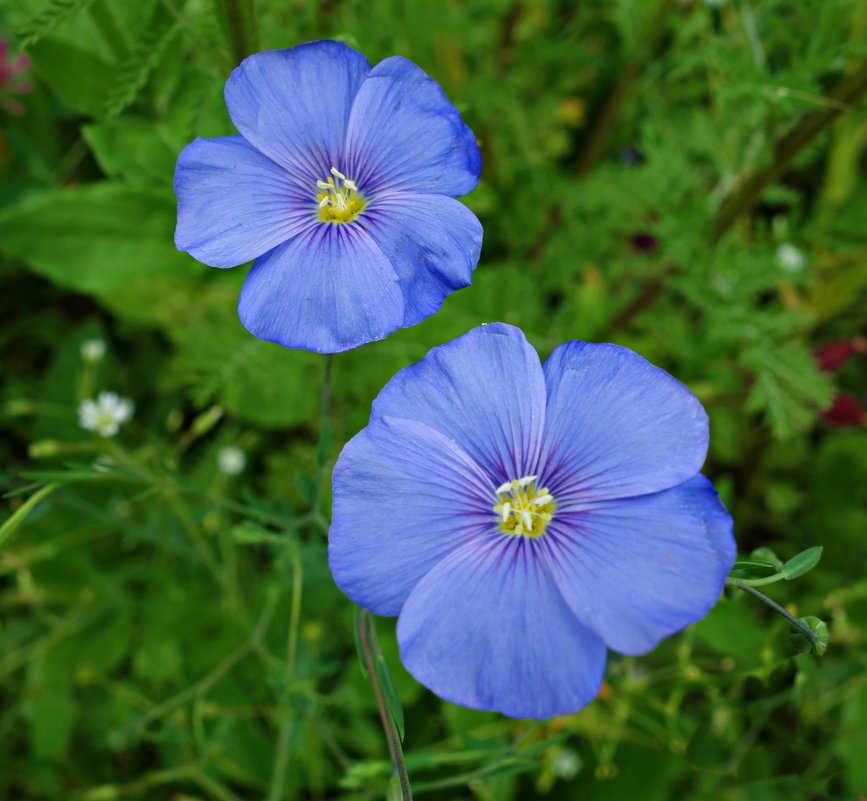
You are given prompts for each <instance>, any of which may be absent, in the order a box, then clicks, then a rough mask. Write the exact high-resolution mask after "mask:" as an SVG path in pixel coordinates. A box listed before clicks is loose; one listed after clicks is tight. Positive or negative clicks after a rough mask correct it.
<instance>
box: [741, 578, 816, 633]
mask: <svg viewBox="0 0 867 801" xmlns="http://www.w3.org/2000/svg"><path fill="white" fill-rule="evenodd" d="M726 586H728V587H737V588H738V589H739V590H743V591H744V592H748V593H750V595H755V596H756V598H758V599H759V600H760V601H762V602H763V603H766V604H767V605H768V606H770V607H771V609H773V610H774V611H775V612H777V613H779V614H781V615H782V616H783V617H784V618H786V620H788V621H789V623H791V624H792V625H793V626H794V627H795V628H796V629H798V631H800V632H801V633H802V634H803V635H804V636H805V637H806V638H807V639H808V640H809V641H810V642H816V640H818V639H819V635H818V634H816V632H815V631H813V630H812V629H811V628H810V627H809V626H808V625H807V624H806V623H804V622H802V621H800V620H798V618H796V617H795V616H794V615H793V614H791V612H788V611H787V610H785V609H784V608H783V607H782V606H780V605H779V604H778V603H777V602H776V601H773V600H771V599H770V598H768V596H767V595H765V594H764V593H763V592H759V590H757V589H756V588H755V587H753V586H751V585H750V584H746V583H744V582H743V581H741V580H740V579H734V578H727V579H726Z"/></svg>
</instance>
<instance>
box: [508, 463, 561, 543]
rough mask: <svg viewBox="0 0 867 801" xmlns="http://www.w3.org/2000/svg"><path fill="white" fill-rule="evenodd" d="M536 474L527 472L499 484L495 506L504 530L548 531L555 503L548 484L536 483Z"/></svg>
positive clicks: (537, 534)
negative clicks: (540, 485) (537, 484)
mask: <svg viewBox="0 0 867 801" xmlns="http://www.w3.org/2000/svg"><path fill="white" fill-rule="evenodd" d="M537 478H538V476H524V477H523V478H518V479H514V480H512V481H507V482H505V483H504V484H501V485H500V486H499V487H497V503H496V505H495V506H494V507H493V510H494V512H495V513H496V514H497V518H498V522H499V524H500V531H502V532H503V533H504V534H513V535H518V536H524V537H533V538H536V537H541V536H542V535H543V534H544V533H545V529H546V528H547V527H548V523H549V522H550V521H551V519H552V518H553V516H554V509H555V506H556V504H555V502H554V496H553V495H551V493H550V492H548V489H547V488H546V487H539V488H537V487H536V483H535V482H536V479H537Z"/></svg>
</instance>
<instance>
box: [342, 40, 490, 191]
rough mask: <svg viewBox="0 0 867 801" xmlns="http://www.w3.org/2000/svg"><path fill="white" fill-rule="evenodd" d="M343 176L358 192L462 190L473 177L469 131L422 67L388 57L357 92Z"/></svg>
mask: <svg viewBox="0 0 867 801" xmlns="http://www.w3.org/2000/svg"><path fill="white" fill-rule="evenodd" d="M346 153H347V158H348V167H347V170H348V172H347V174H348V175H349V176H350V177H351V178H353V179H355V182H356V183H357V184H358V186H359V188H360V189H361V191H362V192H371V193H373V192H375V191H376V192H378V191H385V190H388V191H393V190H403V191H407V192H430V193H434V194H441V195H451V196H452V197H455V196H457V195H465V194H466V193H467V192H469V191H470V190H471V189H472V188H473V187H474V186H475V185H476V184H477V183H478V181H479V173H480V172H481V168H482V157H481V154H480V153H479V148H478V146H477V145H476V139H475V137H474V136H473V132H472V131H471V130H470V129H469V128H468V127H467V126H466V125H465V124H464V121H463V120H462V119H461V116H460V114H458V111H457V109H456V108H455V107H454V106H453V105H452V104H451V103H450V102H449V99H448V98H447V97H446V96H445V94H444V93H443V91H442V89H440V87H439V85H438V84H437V83H436V81H434V80H433V79H432V78H431V77H430V76H428V75H427V74H426V73H425V72H424V71H423V70H421V69H420V68H419V67H417V66H416V65H415V64H413V63H412V62H411V61H407V60H406V59H405V58H401V57H399V56H393V57H392V58H387V59H385V61H382V62H380V63H379V64H377V65H376V66H375V67H374V68H373V69H372V70H371V72H370V74H369V75H368V76H367V79H366V80H365V81H364V84H363V85H362V86H361V88H360V89H359V91H358V96H357V97H356V99H355V104H354V105H353V107H352V115H351V116H350V119H349V128H348V130H347V134H346Z"/></svg>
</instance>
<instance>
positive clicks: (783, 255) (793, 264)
mask: <svg viewBox="0 0 867 801" xmlns="http://www.w3.org/2000/svg"><path fill="white" fill-rule="evenodd" d="M806 263H807V258H806V257H805V256H804V253H803V251H801V250H800V249H798V248H796V247H795V246H794V245H793V244H792V243H791V242H783V244H782V245H780V246H779V247H778V248H777V264H778V265H779V267H780V269H781V270H785V271H786V272H787V273H798V272H800V271H801V270H803V269H804V265H805V264H806Z"/></svg>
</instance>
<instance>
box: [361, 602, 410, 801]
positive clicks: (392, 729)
mask: <svg viewBox="0 0 867 801" xmlns="http://www.w3.org/2000/svg"><path fill="white" fill-rule="evenodd" d="M358 636H359V640H360V641H361V650H362V652H363V653H364V661H365V662H366V663H367V672H368V675H369V676H370V683H371V684H372V685H373V694H374V695H375V696H376V704H377V706H378V707H379V717H380V718H381V720H382V728H383V730H384V731H385V739H386V741H387V742H388V751H389V753H390V754H391V764H392V766H393V767H394V771H395V773H397V777H398V779H399V780H400V792H401V797H402V798H403V801H412V789H411V788H410V786H409V776H408V775H407V772H406V762H405V760H404V758H403V748H402V747H401V744H400V735H399V734H398V732H397V726H395V723H394V720H393V719H392V717H391V713H390V712H389V711H388V707H387V706H386V703H385V698H384V697H383V695H382V689H381V688H380V686H379V679H378V678H377V674H376V659H377V657H378V656H379V655H380V654H379V644H378V643H377V641H376V629H375V628H374V624H373V620H372V619H371V617H370V613H369V612H368V611H367V610H366V609H362V610H361V612H360V614H359V615H358Z"/></svg>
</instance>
